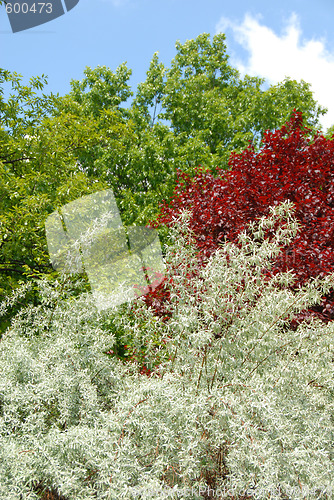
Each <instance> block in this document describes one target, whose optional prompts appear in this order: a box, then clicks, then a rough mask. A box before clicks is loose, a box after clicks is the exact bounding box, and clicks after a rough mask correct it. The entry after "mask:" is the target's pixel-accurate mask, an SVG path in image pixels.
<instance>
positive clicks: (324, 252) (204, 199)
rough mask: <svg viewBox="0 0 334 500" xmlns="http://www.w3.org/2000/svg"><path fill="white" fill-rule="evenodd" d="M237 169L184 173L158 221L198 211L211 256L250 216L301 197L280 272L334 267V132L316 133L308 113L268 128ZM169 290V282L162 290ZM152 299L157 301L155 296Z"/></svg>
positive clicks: (198, 234) (203, 246)
mask: <svg viewBox="0 0 334 500" xmlns="http://www.w3.org/2000/svg"><path fill="white" fill-rule="evenodd" d="M229 166H230V170H229V171H224V170H220V171H218V176H214V175H213V174H212V173H210V172H208V171H203V170H199V172H198V175H197V176H196V177H195V178H190V177H189V176H187V175H185V174H180V176H179V182H178V185H177V187H176V190H175V193H174V197H173V199H172V201H171V202H169V203H165V204H164V205H163V206H162V210H161V214H160V216H159V219H158V222H156V223H155V224H153V225H154V226H155V227H157V226H158V225H161V224H167V225H172V224H174V221H175V217H176V216H177V215H178V214H180V213H181V211H182V210H185V209H187V210H190V211H191V219H190V228H191V230H192V231H193V232H194V235H195V239H196V244H197V247H198V248H199V249H200V250H201V252H202V254H203V255H206V256H208V255H211V254H212V253H213V252H215V251H216V250H217V248H219V247H220V244H221V243H223V242H224V241H226V240H227V241H233V242H236V241H237V238H238V235H239V234H240V231H242V230H244V229H245V227H246V225H247V224H248V223H249V222H250V221H254V220H255V219H256V218H258V217H261V216H263V215H267V214H268V213H269V209H270V207H271V206H275V205H278V204H279V203H281V202H282V201H284V200H290V201H292V202H293V203H294V204H295V207H296V217H297V219H298V221H299V222H300V223H301V224H302V230H301V231H300V232H299V233H298V235H297V236H296V238H295V239H294V240H293V242H292V243H291V244H290V245H289V246H288V247H286V248H285V249H284V251H283V252H282V253H281V255H280V256H279V258H278V259H277V260H276V263H275V265H274V266H273V268H272V273H273V274H275V273H276V272H280V271H285V270H287V269H291V270H293V271H294V273H295V275H296V279H297V281H296V283H299V284H302V283H305V282H306V281H307V280H308V279H309V278H310V277H315V276H325V275H326V274H328V273H331V272H333V270H334V139H331V140H330V139H326V138H325V137H323V136H322V135H320V134H317V135H315V136H314V137H313V136H311V135H310V129H308V128H306V127H304V126H303V120H302V115H301V113H298V112H295V113H294V114H293V115H292V117H291V120H290V121H289V122H288V123H287V124H286V125H285V126H284V127H282V128H281V129H279V130H277V131H275V132H267V133H266V134H265V136H264V140H263V145H262V148H261V150H260V151H259V152H256V151H255V149H254V147H253V146H252V145H250V146H249V147H248V148H247V149H246V150H245V151H243V152H242V153H240V154H232V155H231V157H230V161H229ZM159 293H160V295H162V301H161V302H162V303H163V302H164V296H163V287H160V289H159V290H157V291H156V292H155V294H156V295H157V294H159ZM148 300H150V299H149V298H148ZM314 311H315V312H316V313H317V315H318V316H319V317H321V319H323V320H324V321H328V320H330V319H333V318H334V294H333V293H329V294H328V296H327V300H326V301H324V302H323V304H322V305H319V306H318V307H317V308H315V309H314Z"/></svg>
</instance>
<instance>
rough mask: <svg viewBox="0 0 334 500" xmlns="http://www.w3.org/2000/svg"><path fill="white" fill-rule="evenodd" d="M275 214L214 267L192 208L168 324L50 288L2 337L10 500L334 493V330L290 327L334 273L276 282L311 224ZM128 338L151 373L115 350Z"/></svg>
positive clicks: (316, 325) (184, 224)
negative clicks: (275, 267)
mask: <svg viewBox="0 0 334 500" xmlns="http://www.w3.org/2000/svg"><path fill="white" fill-rule="evenodd" d="M269 215H270V216H269V217H267V218H262V219H261V220H260V221H259V222H257V223H256V224H253V225H252V226H251V227H250V229H249V230H248V233H247V232H242V233H240V235H239V240H238V245H236V244H234V243H226V244H225V245H224V246H223V247H222V248H221V249H219V250H217V251H216V252H215V253H213V254H212V255H211V256H210V258H209V259H208V261H207V264H206V265H205V266H202V267H200V268H198V258H197V255H196V253H197V250H196V248H195V246H194V241H193V237H192V234H191V232H189V230H188V225H189V214H187V213H184V214H182V216H181V218H179V220H178V221H177V222H178V224H176V226H175V227H174V229H173V231H172V233H171V237H172V241H173V243H172V245H171V246H170V247H169V248H168V251H167V255H166V263H167V275H166V283H169V293H170V298H169V303H168V306H166V307H168V311H167V312H168V313H169V314H168V315H166V316H165V317H164V318H159V317H157V316H156V315H155V314H154V309H153V308H150V307H147V305H146V304H145V301H144V298H143V297H140V298H139V299H137V300H136V302H135V303H132V304H131V303H130V304H128V305H126V304H125V305H122V306H120V307H119V308H118V309H117V310H115V311H109V312H98V311H97V310H96V308H95V307H94V303H93V302H92V298H91V296H90V295H89V294H87V292H86V293H82V294H81V295H79V296H77V294H73V293H72V291H71V286H70V282H66V281H64V282H63V283H55V284H52V283H49V282H47V281H44V282H41V283H40V293H41V304H40V305H39V306H38V307H37V306H36V307H32V306H29V307H28V308H27V309H25V310H21V311H20V312H19V314H18V316H17V317H16V319H15V320H14V321H13V322H12V325H11V327H10V328H9V329H8V330H7V332H6V335H5V336H4V337H3V338H2V340H1V341H0V367H1V377H0V463H1V467H0V497H1V498H10V499H26V498H29V499H34V498H36V499H37V498H40V495H41V491H42V490H43V488H44V490H45V491H49V492H53V494H54V495H55V492H58V494H59V497H60V495H62V496H61V497H60V498H66V499H68V500H80V499H82V500H87V498H91V497H92V498H99V499H103V498H104V499H107V498H109V499H116V498H124V499H126V500H130V499H132V498H133V499H150V500H151V499H153V500H154V499H159V500H160V499H162V498H179V499H185V500H187V499H196V498H197V499H203V498H216V499H218V498H238V499H241V498H243V499H244V498H256V499H261V500H262V499H264V498H271V499H286V498H294V499H302V498H303V499H304V498H308V499H316V498H327V497H328V498H331V494H332V492H333V491H334V490H333V488H334V480H333V451H332V441H333V431H334V428H333V394H334V392H333V391H334V383H333V381H334V363H333V336H334V323H333V322H329V323H328V324H327V325H324V324H323V323H321V322H320V321H319V320H317V319H312V320H311V321H309V322H301V323H300V324H299V325H298V326H297V327H296V328H295V329H291V328H289V324H290V321H291V319H292V318H293V317H294V315H295V314H298V312H300V311H301V310H303V309H305V307H307V306H309V305H312V304H314V303H316V302H319V301H321V297H322V296H323V294H324V293H327V292H328V290H329V289H330V287H332V286H333V283H334V276H329V277H327V278H325V279H323V280H320V279H314V280H312V281H310V282H308V283H306V284H305V285H304V286H303V287H299V288H298V290H295V291H293V290H291V289H289V285H291V283H292V281H293V279H294V278H293V274H292V273H291V272H285V273H277V274H276V275H275V276H272V277H268V276H267V277H265V276H264V275H263V269H270V266H271V260H272V259H273V258H274V257H275V256H277V255H278V254H279V252H280V251H281V249H282V248H283V247H284V246H285V245H288V244H289V242H291V240H292V239H293V238H295V237H296V232H297V229H298V224H297V222H296V221H295V220H294V218H293V213H292V204H291V203H285V204H282V205H280V206H279V207H276V208H274V209H272V211H271V212H270V214H269ZM274 228H276V230H275V231H272V233H271V236H270V238H264V237H265V235H266V234H267V233H268V231H271V230H273V229H274ZM7 305H8V304H7ZM108 323H109V324H110V325H111V326H110V328H106V325H107V324H108ZM111 331H113V332H114V334H112V333H111ZM120 332H121V335H122V337H123V341H124V343H127V344H129V345H131V346H132V347H133V349H134V350H135V349H136V348H138V349H139V347H141V346H142V345H145V346H146V353H145V355H146V363H147V367H148V368H149V369H150V370H151V373H150V375H149V376H147V375H140V370H141V360H140V362H138V363H137V362H136V360H135V359H134V360H132V362H123V361H121V360H120V359H118V358H117V357H116V356H114V357H110V355H108V354H106V352H109V351H110V349H111V348H112V347H113V344H115V343H116V337H117V335H120ZM157 365H158V366H157ZM208 488H210V490H208ZM224 492H225V493H224ZM232 495H233V496H232ZM326 495H327V496H326Z"/></svg>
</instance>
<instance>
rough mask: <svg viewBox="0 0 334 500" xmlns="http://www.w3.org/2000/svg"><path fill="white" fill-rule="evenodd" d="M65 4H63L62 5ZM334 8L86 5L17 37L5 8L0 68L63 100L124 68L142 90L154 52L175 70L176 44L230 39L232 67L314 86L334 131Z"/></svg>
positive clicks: (307, 2) (119, 1)
mask: <svg viewBox="0 0 334 500" xmlns="http://www.w3.org/2000/svg"><path fill="white" fill-rule="evenodd" d="M62 1H63V0H62ZM333 21H334V2H333V0H317V1H315V0H280V1H279V2H278V1H273V0H266V1H264V0H254V1H252V2H250V1H249V0H228V1H227V0H206V1H200V0H80V1H79V3H78V5H77V6H76V7H75V8H73V9H72V10H71V11H70V12H68V13H67V14H65V15H63V16H61V17H59V18H57V19H55V20H53V21H51V22H49V23H47V24H44V25H42V26H39V27H37V28H33V29H30V30H27V31H23V32H19V33H12V32H11V28H10V24H9V21H8V19H7V15H6V12H5V9H4V7H3V6H2V7H0V66H1V67H2V68H5V69H9V70H12V71H16V72H18V73H21V74H22V75H23V76H24V80H25V81H27V80H28V78H30V77H31V76H36V75H41V74H42V73H44V74H46V75H48V80H49V85H48V89H49V90H50V91H52V92H59V93H60V94H61V95H63V94H65V93H66V92H68V91H69V90H70V80H71V79H72V78H73V79H79V80H81V79H82V77H83V70H84V68H85V67H86V66H90V67H91V68H94V67H96V66H98V65H106V66H108V67H110V68H111V69H112V70H115V69H116V67H117V66H118V65H119V64H121V63H123V62H127V66H128V67H129V68H131V69H132V71H133V74H132V77H131V80H130V84H131V86H132V87H133V89H134V90H135V88H136V86H137V84H138V83H139V82H141V81H143V80H144V79H145V73H146V71H147V69H148V66H149V63H150V60H151V58H152V55H153V53H154V52H157V51H158V52H159V56H160V59H161V61H162V62H163V63H165V64H166V65H167V66H168V65H169V63H170V61H171V59H172V58H173V57H174V55H175V41H176V40H180V41H181V42H185V41H186V40H187V39H191V38H195V37H196V36H198V35H199V34H200V33H203V32H206V33H210V34H211V35H214V34H215V33H217V32H218V31H223V32H225V33H226V36H227V46H228V52H229V54H230V56H231V63H232V64H233V65H234V66H235V67H237V68H238V69H239V70H240V71H241V72H242V73H245V72H246V73H248V74H254V75H258V76H263V77H265V78H266V79H267V81H268V82H269V83H277V82H278V81H281V80H282V79H283V78H284V77H285V76H290V77H291V78H294V79H297V80H300V79H303V80H305V81H307V82H308V83H311V84H312V89H313V90H314V93H315V97H316V99H317V100H318V101H319V102H320V103H321V104H322V105H324V106H326V107H328V109H329V112H328V115H327V117H325V118H324V119H323V127H324V129H326V128H327V127H329V126H330V125H333V124H334V92H333V87H334V30H333Z"/></svg>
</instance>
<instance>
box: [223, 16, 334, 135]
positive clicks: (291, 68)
mask: <svg viewBox="0 0 334 500" xmlns="http://www.w3.org/2000/svg"><path fill="white" fill-rule="evenodd" d="M228 29H231V30H232V33H233V36H234V39H235V40H236V41H237V43H239V44H240V45H241V46H242V47H243V48H244V49H246V50H247V51H248V53H249V58H248V61H247V63H246V64H244V63H242V62H240V61H235V62H234V64H235V66H236V67H237V68H238V70H239V71H240V72H241V73H242V74H245V73H247V74H249V75H253V76H255V75H256V76H261V77H264V78H265V79H266V80H267V81H268V82H269V83H272V84H275V83H278V82H280V81H282V80H283V79H284V78H285V77H290V78H292V79H294V80H297V81H300V80H304V81H305V82H307V83H310V84H311V89H312V91H313V93H314V97H315V99H316V100H317V101H318V102H319V104H321V105H322V106H325V107H327V108H328V113H327V114H326V115H325V116H324V117H322V119H321V123H322V125H323V127H324V129H326V128H328V127H330V126H332V125H333V124H334V92H333V86H334V54H330V53H329V52H328V51H327V50H326V46H325V41H324V40H323V39H319V40H314V39H311V40H303V39H302V32H301V29H300V26H299V23H298V18H297V16H296V15H293V16H292V17H291V18H290V20H289V21H288V23H287V24H286V26H285V29H284V31H283V33H282V34H280V35H278V34H276V33H275V32H274V31H273V30H272V29H271V28H269V27H268V26H265V25H263V24H260V22H259V21H258V19H256V18H254V17H252V16H251V15H249V14H246V15H245V17H244V20H243V22H242V23H241V24H237V23H235V22H232V21H230V20H229V19H226V18H221V19H220V21H219V23H218V25H217V28H216V31H217V32H225V33H226V32H227V30H228Z"/></svg>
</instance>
